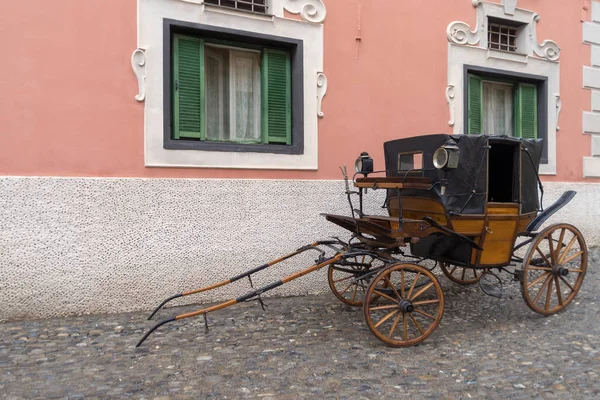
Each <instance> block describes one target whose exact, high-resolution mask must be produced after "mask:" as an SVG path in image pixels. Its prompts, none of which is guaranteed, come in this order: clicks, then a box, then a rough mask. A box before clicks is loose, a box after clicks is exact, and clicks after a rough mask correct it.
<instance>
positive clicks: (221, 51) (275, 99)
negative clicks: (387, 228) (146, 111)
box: [171, 34, 292, 146]
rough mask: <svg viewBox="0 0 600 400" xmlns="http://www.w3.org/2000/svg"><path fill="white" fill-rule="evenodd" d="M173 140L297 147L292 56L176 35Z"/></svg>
mask: <svg viewBox="0 0 600 400" xmlns="http://www.w3.org/2000/svg"><path fill="white" fill-rule="evenodd" d="M172 47H173V52H172V54H173V56H172V68H173V73H172V80H173V81H172V85H171V90H172V101H173V115H172V120H173V124H172V139H174V140H177V141H191V142H193V141H196V142H220V143H235V144H248V145H252V144H254V145H257V144H258V145H267V146H270V145H287V146H289V145H292V82H291V53H290V52H289V51H284V50H281V49H277V48H271V47H263V46H258V45H251V44H248V43H236V42H230V41H222V40H215V39H211V38H204V37H196V36H190V35H183V34H175V35H173V43H172Z"/></svg>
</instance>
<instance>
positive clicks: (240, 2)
mask: <svg viewBox="0 0 600 400" xmlns="http://www.w3.org/2000/svg"><path fill="white" fill-rule="evenodd" d="M204 2H205V3H206V4H214V5H216V6H223V7H231V8H235V9H238V10H244V11H254V12H259V13H266V12H267V0H204Z"/></svg>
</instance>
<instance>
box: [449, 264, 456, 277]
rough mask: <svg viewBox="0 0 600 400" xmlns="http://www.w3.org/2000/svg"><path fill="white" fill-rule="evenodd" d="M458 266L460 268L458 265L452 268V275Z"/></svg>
mask: <svg viewBox="0 0 600 400" xmlns="http://www.w3.org/2000/svg"><path fill="white" fill-rule="evenodd" d="M456 268H458V265H455V266H454V267H453V268H452V269H451V270H450V275H452V274H453V273H454V271H456Z"/></svg>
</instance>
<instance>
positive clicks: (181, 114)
mask: <svg viewBox="0 0 600 400" xmlns="http://www.w3.org/2000/svg"><path fill="white" fill-rule="evenodd" d="M173 103H174V107H173V119H174V122H175V127H174V130H173V136H174V138H175V139H180V138H196V139H204V138H205V134H206V128H205V127H206V124H205V121H204V41H203V40H202V39H199V38H194V37H189V36H182V35H175V36H174V40H173Z"/></svg>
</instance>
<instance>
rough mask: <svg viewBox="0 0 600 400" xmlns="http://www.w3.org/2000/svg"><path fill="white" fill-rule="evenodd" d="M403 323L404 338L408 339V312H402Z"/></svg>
mask: <svg viewBox="0 0 600 400" xmlns="http://www.w3.org/2000/svg"><path fill="white" fill-rule="evenodd" d="M402 325H403V327H404V340H408V325H407V324H406V313H405V312H403V313H402Z"/></svg>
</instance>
